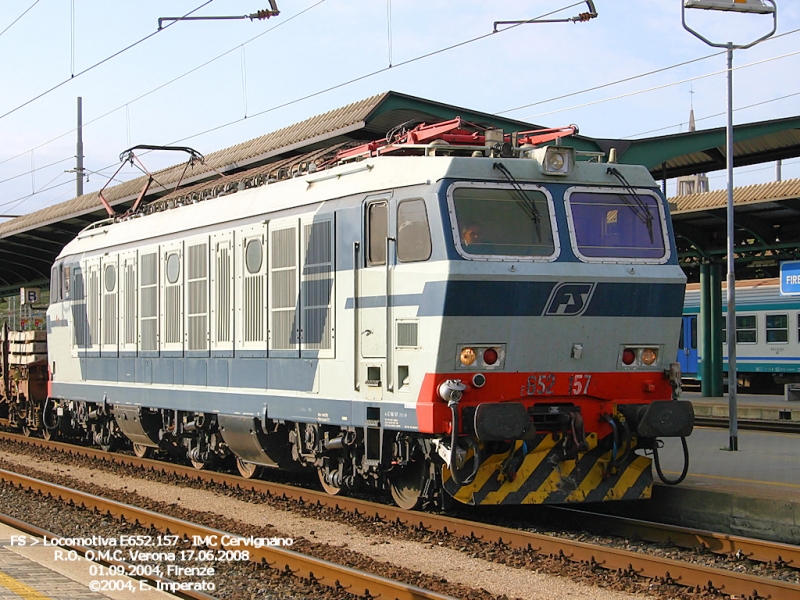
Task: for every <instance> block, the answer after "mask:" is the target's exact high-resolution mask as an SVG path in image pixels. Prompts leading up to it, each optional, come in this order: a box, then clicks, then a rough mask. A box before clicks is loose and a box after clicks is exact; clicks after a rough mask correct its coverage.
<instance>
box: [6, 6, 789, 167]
mask: <svg viewBox="0 0 800 600" xmlns="http://www.w3.org/2000/svg"><path fill="white" fill-rule="evenodd" d="M387 1H388V0H387ZM324 2H325V0H320V1H319V2H317V3H315V4H313V5H311V6H309V7H308V8H306V9H304V10H303V11H300V12H299V13H297V14H296V15H293V16H292V17H289V18H287V19H284V20H283V21H282V22H281V23H278V24H277V25H275V27H271V28H270V29H268V30H266V31H264V32H262V33H260V34H258V35H256V36H254V37H252V38H250V39H249V40H247V41H246V42H244V44H242V45H239V46H236V47H234V48H231V49H229V50H227V51H226V52H223V53H221V54H219V55H217V56H215V57H214V58H212V59H210V60H208V61H206V62H204V63H202V64H200V65H198V66H197V67H194V68H193V69H190V70H189V71H186V72H185V73H183V74H181V75H179V76H177V77H175V78H173V79H171V80H169V81H167V82H165V83H163V84H161V85H159V86H156V87H155V88H152V89H151V90H149V91H147V92H145V93H143V94H141V95H139V96H137V97H136V98H134V99H132V100H129V101H127V102H126V103H125V104H123V105H121V106H118V107H116V108H114V109H112V110H110V111H107V112H105V113H103V114H102V115H100V116H98V117H96V118H94V119H92V120H90V121H88V122H86V123H85V124H84V127H86V126H88V125H91V124H93V123H95V122H97V121H99V120H100V119H103V118H105V117H107V116H108V115H110V114H113V113H114V112H116V111H118V110H120V109H121V108H123V107H126V110H128V109H127V107H128V106H129V105H130V104H132V103H135V102H137V101H139V100H141V99H143V98H145V97H147V96H149V95H151V94H153V93H155V92H157V91H159V90H161V89H163V88H165V87H167V86H169V85H171V84H172V83H175V82H176V81H179V80H180V79H182V78H184V77H186V76H188V75H190V74H192V73H194V72H196V71H198V70H200V69H202V68H204V67H206V66H208V65H210V64H212V63H213V62H215V61H217V60H219V59H221V58H223V57H224V56H227V55H228V54H230V53H231V52H234V51H235V50H236V49H238V48H240V47H242V46H244V45H246V44H249V43H251V42H253V41H255V40H256V39H258V38H260V37H262V36H263V35H266V34H267V33H270V32H271V31H273V30H274V29H276V28H277V27H280V26H281V25H283V24H286V23H289V22H290V21H292V20H293V19H295V18H297V17H299V16H301V15H303V14H304V13H306V12H308V11H310V10H312V9H314V8H316V7H317V6H319V5H321V4H323V3H324ZM579 4H582V2H577V3H575V4H572V5H570V6H566V7H564V8H560V9H557V10H554V11H551V12H549V13H546V14H544V15H541V16H539V17H536V19H541V18H544V17H547V16H550V15H552V14H555V13H557V12H561V11H563V10H568V9H569V8H572V7H574V6H577V5H579ZM196 10H197V9H196ZM517 26H518V25H514V26H512V27H508V28H505V29H503V30H502V31H509V30H511V29H514V28H515V27H517ZM798 31H800V29H794V30H791V31H788V32H785V33H782V34H779V35H776V36H773V37H772V38H770V39H769V40H766V42H767V43H768V42H770V41H773V40H776V39H779V38H781V37H785V36H787V35H791V34H794V33H797V32H798ZM485 37H488V36H487V35H483V36H478V37H476V38H473V39H472V40H468V41H467V42H465V43H470V42H472V41H478V40H480V39H483V38H485ZM461 45H463V44H461ZM453 47H457V45H456V46H453ZM450 48H452V47H448V48H445V49H441V50H439V52H442V51H445V50H447V49H450ZM723 53H724V52H723ZM432 54H434V53H429V54H426V55H423V56H422V57H417V58H414V59H410V61H405V62H404V63H401V64H407V63H408V62H411V61H415V60H420V59H421V58H424V57H427V56H430V55H432ZM719 54H721V53H712V54H708V55H706V56H702V57H699V58H696V59H692V60H689V61H683V62H680V63H675V64H673V65H668V66H666V67H661V68H659V69H655V70H652V71H648V72H645V73H640V74H637V75H633V76H630V77H625V78H623V79H619V80H615V81H612V82H609V83H605V84H602V85H598V86H593V87H589V88H585V89H583V90H577V91H575V92H571V93H569V94H563V95H560V96H555V97H552V98H548V99H545V100H541V101H538V102H534V103H530V104H525V105H522V106H518V107H515V108H511V109H506V110H503V111H500V112H497V113H496V114H505V113H508V112H513V111H516V110H521V109H523V108H529V107H531V106H537V105H540V104H546V103H549V102H553V101H556V100H561V99H564V98H569V97H572V96H576V95H580V94H584V93H588V92H591V91H595V90H598V89H602V88H606V87H611V86H614V85H619V84H621V83H625V82H629V81H633V80H635V79H639V78H643V77H647V76H649V75H653V74H657V73H661V72H664V71H667V70H670V69H674V68H678V67H681V66H685V65H688V64H692V63H694V62H698V61H702V60H706V59H708V58H711V57H714V56H717V55H719ZM391 66H392V65H391V61H390V66H389V67H387V69H388V68H391ZM398 66H400V65H398ZM387 69H382V70H379V71H376V72H373V73H369V74H366V75H364V76H361V77H360V78H356V79H353V80H350V81H348V82H344V83H343V84H340V85H338V86H333V87H330V88H326V89H325V90H322V91H320V92H317V93H315V94H312V95H308V96H304V97H302V98H299V99H296V100H293V101H290V102H288V103H284V104H281V105H279V106H276V107H272V108H270V109H267V110H264V111H261V112H259V113H257V114H255V115H252V116H259V115H261V114H265V113H267V112H271V111H273V110H278V109H280V108H284V107H286V106H288V105H290V104H293V103H295V102H300V101H302V100H305V99H309V98H311V97H314V96H315V95H321V94H323V93H326V92H328V91H331V90H334V89H337V88H338V87H343V86H345V85H348V84H350V83H354V82H357V81H360V80H362V79H365V78H367V77H371V76H373V75H376V74H378V73H382V72H384V71H386V70H387ZM128 119H129V116H128ZM240 120H241V119H239V120H235V121H231V122H230V123H226V124H224V125H221V126H218V127H215V128H212V129H209V130H205V131H203V132H200V133H198V134H195V135H193V136H189V137H185V138H182V140H179V141H183V140H187V139H192V138H193V137H198V136H201V135H205V134H207V133H211V132H213V131H216V130H218V129H221V128H223V127H227V126H228V125H233V124H235V123H238V122H239V121H240ZM74 131H75V129H71V130H70V131H67V132H65V133H62V134H60V135H58V136H56V137H54V138H52V139H50V140H47V141H46V142H43V143H41V144H39V145H38V146H35V147H34V148H32V149H33V150H36V149H39V148H41V147H43V146H45V145H47V144H50V143H52V142H54V141H56V140H58V139H60V138H62V137H64V136H67V135H70V134H72V133H74ZM128 145H130V144H128ZM29 151H30V150H26V151H24V152H21V153H20V154H17V155H14V156H11V157H9V158H6V159H4V160H0V165H2V164H4V163H6V162H8V161H10V160H14V159H15V158H18V157H19V156H22V155H24V154H27V152H29Z"/></svg>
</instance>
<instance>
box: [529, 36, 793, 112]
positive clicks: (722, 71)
mask: <svg viewBox="0 0 800 600" xmlns="http://www.w3.org/2000/svg"><path fill="white" fill-rule="evenodd" d="M798 54H800V50H796V51H794V52H787V53H786V54H781V55H780V56H773V57H771V58H765V59H762V60H758V61H755V62H751V63H747V64H745V65H740V66H738V67H734V68H733V70H734V71H739V70H741V69H747V68H749V67H754V66H757V65H761V64H764V63H768V62H772V61H773V60H780V59H783V58H789V57H790V56H796V55H798ZM727 72H728V70H727V69H722V70H721V71H713V72H711V73H706V74H704V75H697V76H695V77H689V78H688V79H682V80H680V81H673V82H671V83H665V84H663V85H656V86H653V87H649V88H646V89H643V90H635V91H633V92H628V93H626V94H619V95H617V96H610V97H608V98H601V99H600V100H594V101H592V102H585V103H583V104H577V105H575V106H567V107H564V108H558V109H556V110H551V111H548V112H545V113H539V114H536V115H528V116H526V117H522V118H523V119H536V118H538V117H544V116H548V115H554V114H556V113H561V112H566V111H569V110H575V109H578V108H586V107H587V106H595V105H597V104H603V103H605V102H610V101H612V100H621V99H622V98H630V97H631V96H638V95H639V94H646V93H648V92H654V91H657V90H663V89H665V88H668V87H673V86H676V85H681V84H683V83H689V82H690V81H697V80H698V79H706V78H708V77H714V76H715V75H722V74H725V73H727Z"/></svg>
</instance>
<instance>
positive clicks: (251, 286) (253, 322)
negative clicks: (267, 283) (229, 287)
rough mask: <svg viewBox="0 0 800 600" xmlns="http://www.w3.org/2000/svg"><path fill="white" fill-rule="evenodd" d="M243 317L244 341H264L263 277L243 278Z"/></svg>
mask: <svg viewBox="0 0 800 600" xmlns="http://www.w3.org/2000/svg"><path fill="white" fill-rule="evenodd" d="M243 293H244V297H243V298H242V300H243V311H242V312H243V313H244V314H243V315H242V318H243V319H244V323H243V328H244V331H243V333H244V341H245V342H257V341H261V340H263V339H264V276H263V275H257V276H255V277H245V278H244V291H243Z"/></svg>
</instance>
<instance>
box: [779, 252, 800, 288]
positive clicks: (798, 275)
mask: <svg viewBox="0 0 800 600" xmlns="http://www.w3.org/2000/svg"><path fill="white" fill-rule="evenodd" d="M781 296H800V260H786V261H783V262H782V263H781Z"/></svg>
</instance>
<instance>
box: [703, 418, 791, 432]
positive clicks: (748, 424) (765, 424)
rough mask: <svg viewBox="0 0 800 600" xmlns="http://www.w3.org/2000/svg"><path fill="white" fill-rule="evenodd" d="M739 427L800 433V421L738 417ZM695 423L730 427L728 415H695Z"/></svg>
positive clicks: (752, 429) (750, 429)
mask: <svg viewBox="0 0 800 600" xmlns="http://www.w3.org/2000/svg"><path fill="white" fill-rule="evenodd" d="M737 423H738V427H739V429H746V430H748V431H766V432H770V433H800V421H788V420H786V421H784V420H779V421H772V420H769V421H768V420H766V419H738V420H737ZM694 424H695V426H698V427H720V428H724V427H729V425H730V421H729V420H728V418H727V417H725V418H719V417H698V416H696V415H695V418H694Z"/></svg>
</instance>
